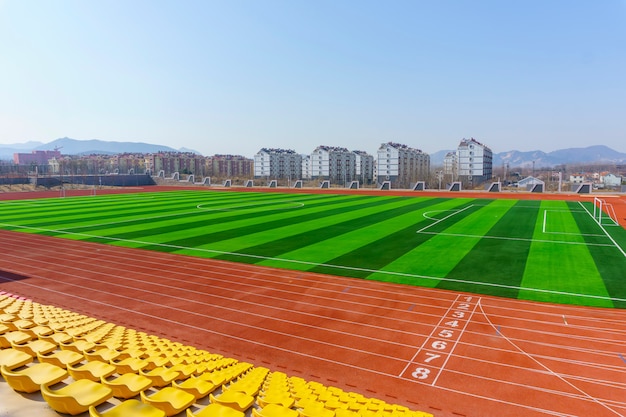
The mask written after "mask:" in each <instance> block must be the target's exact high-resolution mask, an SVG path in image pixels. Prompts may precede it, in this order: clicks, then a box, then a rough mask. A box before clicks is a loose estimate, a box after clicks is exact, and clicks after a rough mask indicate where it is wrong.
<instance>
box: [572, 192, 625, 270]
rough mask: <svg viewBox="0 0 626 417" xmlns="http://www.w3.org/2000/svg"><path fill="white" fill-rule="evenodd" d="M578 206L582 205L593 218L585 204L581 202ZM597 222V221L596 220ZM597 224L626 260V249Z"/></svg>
mask: <svg viewBox="0 0 626 417" xmlns="http://www.w3.org/2000/svg"><path fill="white" fill-rule="evenodd" d="M578 204H580V206H581V207H582V208H583V209H585V211H587V213H588V214H589V215H590V216H591V217H592V218H593V214H591V213H590V212H589V210H587V208H586V207H585V206H583V203H581V202H580V201H579V202H578ZM594 221H595V219H594ZM596 224H598V226H600V229H602V231H603V232H604V234H605V235H606V236H607V237H608V238H609V239H611V242H613V245H615V247H616V248H617V249H618V250H619V251H620V252H621V253H622V255H624V257H625V258H626V252H624V249H622V247H621V246H620V245H618V244H617V242H616V241H615V239H613V237H612V236H611V235H610V234H609V232H607V231H606V229H605V228H604V227H603V226H602V225H601V224H600V223H598V222H597V221H596Z"/></svg>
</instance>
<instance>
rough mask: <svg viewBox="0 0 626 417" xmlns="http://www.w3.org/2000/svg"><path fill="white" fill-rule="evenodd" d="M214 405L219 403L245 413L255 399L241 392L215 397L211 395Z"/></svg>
mask: <svg viewBox="0 0 626 417" xmlns="http://www.w3.org/2000/svg"><path fill="white" fill-rule="evenodd" d="M209 398H210V399H211V402H212V403H218V404H222V405H225V406H227V407H230V408H233V409H235V410H239V411H241V412H245V411H246V410H247V409H248V408H250V407H251V406H252V404H253V403H254V397H253V396H251V395H248V394H246V393H244V392H241V391H225V392H223V393H222V394H221V395H219V396H217V397H215V396H213V394H209Z"/></svg>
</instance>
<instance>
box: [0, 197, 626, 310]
mask: <svg viewBox="0 0 626 417" xmlns="http://www.w3.org/2000/svg"><path fill="white" fill-rule="evenodd" d="M590 207H591V206H590V205H589V204H587V205H585V204H580V203H576V202H563V201H523V200H513V199H502V200H497V199H496V200H481V199H471V198H458V199H457V198H432V197H419V196H418V194H416V196H415V197H397V196H390V195H387V196H385V195H381V196H363V195H353V194H351V195H317V194H286V193H254V192H214V191H204V190H203V191H187V190H185V191H173V192H159V193H141V194H123V195H106V196H91V197H73V198H55V199H42V200H29V201H5V202H0V219H1V220H0V222H1V223H2V224H1V225H0V227H3V228H5V229H8V230H19V231H23V232H28V233H39V234H45V235H49V236H56V237H62V238H69V239H76V240H83V241H90V242H100V243H108V244H115V245H120V246H127V247H136V248H144V249H151V250H157V251H166V252H173V253H179V254H185V255H192V256H201V257H212V258H218V259H224V260H229V261H236V262H246V263H254V264H259V265H264V266H272V267H278V268H288V269H296V270H302V271H314V272H319V273H329V274H336V275H344V276H349V277H357V278H365V279H372V280H382V281H390V282H397V283H402V284H409V285H419V286H426V287H437V288H444V289H450V290H455V291H464V292H472V293H482V294H491V295H497V296H503V297H510V298H522V299H529V300H537V301H550V302H558V303H570V304H581V305H591V306H601V307H620V308H626V285H624V283H623V281H624V279H625V277H624V271H626V254H625V253H624V247H625V246H626V232H625V231H624V229H623V228H621V227H601V226H599V225H598V224H597V223H596V222H595V221H594V220H593V218H592V216H591V215H590V214H589V210H590Z"/></svg>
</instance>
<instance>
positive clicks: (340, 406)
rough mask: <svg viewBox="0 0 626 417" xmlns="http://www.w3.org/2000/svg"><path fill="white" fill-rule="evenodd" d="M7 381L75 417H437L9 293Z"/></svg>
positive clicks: (0, 334)
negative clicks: (76, 416) (80, 416)
mask: <svg viewBox="0 0 626 417" xmlns="http://www.w3.org/2000/svg"><path fill="white" fill-rule="evenodd" d="M0 371H1V374H2V378H3V379H4V381H0V382H2V383H6V384H8V386H10V387H11V388H12V390H14V391H16V392H15V393H14V394H15V396H16V397H15V398H16V399H23V398H27V399H28V400H27V401H29V400H30V401H33V402H41V401H45V402H46V403H47V405H48V406H49V407H50V408H51V409H52V410H55V411H56V412H59V413H63V414H70V415H82V416H91V417H96V416H103V417H135V416H137V417H139V416H141V417H163V416H177V417H184V416H187V417H193V416H198V417H209V416H222V417H244V416H248V417H249V416H260V417H318V416H319V417H334V416H336V417H351V416H352V417H358V416H364V417H374V416H376V417H378V416H382V417H385V416H390V417H391V416H394V417H395V416H403V417H427V416H432V415H431V414H429V413H425V412H421V411H413V410H410V409H409V408H407V407H404V406H402V405H395V404H389V403H386V402H384V401H382V400H379V399H375V398H368V397H365V396H363V395H361V394H359V393H356V392H348V391H344V390H343V389H340V388H338V387H333V386H325V385H323V384H321V383H319V382H316V381H306V380H304V379H303V378H301V377H295V376H292V377H290V376H288V375H286V374H285V373H283V372H276V371H271V370H270V369H267V368H265V367H259V366H254V365H253V364H250V363H247V362H240V361H238V360H235V359H232V358H226V357H223V356H222V355H220V354H215V353H211V352H208V351H206V350H203V349H197V348H194V347H192V346H187V345H184V344H182V343H179V342H175V341H171V340H168V339H165V338H162V337H157V336H153V335H149V334H146V333H144V332H141V331H136V330H133V329H130V328H126V327H123V326H118V325H115V324H112V323H107V322H105V321H102V320H97V319H95V318H92V317H88V316H85V315H82V314H78V313H74V312H72V311H68V310H64V309H61V308H57V307H54V306H49V305H43V304H39V303H36V302H33V301H30V300H27V299H24V298H21V297H18V296H15V295H12V294H8V293H5V292H0ZM8 391H9V392H12V391H11V390H8ZM7 401H10V399H9V398H3V399H2V404H5V403H6V402H7ZM1 412H2V406H0V413H1ZM37 414H38V417H43V415H42V414H41V412H40V411H37ZM24 415H32V413H31V414H28V413H26V414H24ZM51 415H55V413H53V414H51Z"/></svg>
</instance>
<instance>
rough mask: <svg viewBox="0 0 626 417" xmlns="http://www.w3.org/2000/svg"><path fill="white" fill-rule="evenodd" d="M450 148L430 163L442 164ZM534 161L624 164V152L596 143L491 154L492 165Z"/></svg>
mask: <svg viewBox="0 0 626 417" xmlns="http://www.w3.org/2000/svg"><path fill="white" fill-rule="evenodd" d="M448 152H452V151H451V150H445V151H439V152H435V153H433V154H431V155H430V164H431V165H433V166H439V165H443V158H444V157H445V155H446V153H448ZM533 162H534V163H535V167H536V168H542V167H553V166H557V165H563V164H578V163H581V164H582V163H594V162H597V163H615V164H625V163H626V153H621V152H618V151H615V150H613V149H611V148H609V147H608V146H604V145H596V146H589V147H586V148H567V149H560V150H557V151H552V152H548V153H546V152H543V151H539V150H537V151H528V152H521V151H508V152H500V153H497V154H494V155H493V165H494V167H496V166H501V165H502V164H509V166H510V167H511V168H513V167H521V168H530V167H532V165H533Z"/></svg>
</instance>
